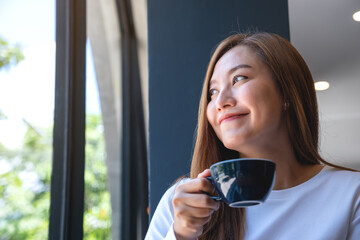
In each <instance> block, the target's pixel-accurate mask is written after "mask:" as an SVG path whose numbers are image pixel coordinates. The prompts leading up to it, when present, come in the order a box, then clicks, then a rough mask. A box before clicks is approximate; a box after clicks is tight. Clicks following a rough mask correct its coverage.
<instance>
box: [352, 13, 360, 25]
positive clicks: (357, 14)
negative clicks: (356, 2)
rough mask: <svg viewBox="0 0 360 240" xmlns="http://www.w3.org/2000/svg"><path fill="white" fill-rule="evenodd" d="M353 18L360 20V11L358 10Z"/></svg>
mask: <svg viewBox="0 0 360 240" xmlns="http://www.w3.org/2000/svg"><path fill="white" fill-rule="evenodd" d="M353 19H354V20H355V21H357V22H360V11H357V12H356V13H354V14H353Z"/></svg>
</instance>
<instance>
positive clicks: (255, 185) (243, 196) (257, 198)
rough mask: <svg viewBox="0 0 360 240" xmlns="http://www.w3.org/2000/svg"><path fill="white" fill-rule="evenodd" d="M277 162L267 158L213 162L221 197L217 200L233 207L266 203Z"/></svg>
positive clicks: (212, 173)
mask: <svg viewBox="0 0 360 240" xmlns="http://www.w3.org/2000/svg"><path fill="white" fill-rule="evenodd" d="M275 168H276V166H275V163H274V162H272V161H271V160H267V159H258V158H239V159H231V160H226V161H222V162H218V163H215V164H213V165H212V166H211V167H210V171H211V177H208V178H207V179H209V180H210V181H211V182H212V183H213V185H214V186H215V189H216V191H217V192H218V196H210V197H211V198H213V199H215V200H220V201H223V202H225V203H227V204H228V205H229V206H230V207H237V208H240V207H248V206H253V205H258V204H261V203H263V202H264V201H265V200H266V198H267V197H268V195H269V194H270V192H271V190H272V188H273V186H274V182H275V174H276V173H275Z"/></svg>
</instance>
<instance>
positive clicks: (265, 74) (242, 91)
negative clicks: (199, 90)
mask: <svg viewBox="0 0 360 240" xmlns="http://www.w3.org/2000/svg"><path fill="white" fill-rule="evenodd" d="M209 94H210V96H211V100H210V102H209V103H208V106H207V118H208V121H209V123H210V124H211V126H212V128H213V129H214V131H215V133H216V135H217V136H218V138H219V139H220V140H221V141H222V142H223V144H224V145H225V147H227V148H229V149H232V150H236V151H238V152H241V153H245V154H246V152H248V153H251V152H252V151H258V150H259V149H263V148H272V147H274V144H276V142H277V141H276V140H277V138H279V137H280V136H281V135H283V136H285V135H286V136H287V134H286V124H285V122H284V114H283V113H284V103H283V101H282V98H281V96H280V92H279V89H278V86H277V84H276V82H275V80H274V79H273V77H272V74H271V72H270V70H269V68H268V67H267V66H266V65H265V64H264V63H263V62H262V61H261V60H260V59H259V58H258V57H257V56H256V55H255V54H254V52H253V51H252V50H251V49H250V48H249V47H246V46H236V47H234V48H232V49H231V50H229V51H228V52H227V53H225V54H224V55H223V56H222V57H221V58H220V59H219V61H218V62H217V63H216V65H215V68H214V72H213V75H212V78H211V79H210V83H209Z"/></svg>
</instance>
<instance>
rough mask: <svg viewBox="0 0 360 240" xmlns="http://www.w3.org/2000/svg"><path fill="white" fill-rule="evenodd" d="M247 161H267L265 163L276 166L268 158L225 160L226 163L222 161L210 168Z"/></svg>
mask: <svg viewBox="0 0 360 240" xmlns="http://www.w3.org/2000/svg"><path fill="white" fill-rule="evenodd" d="M247 160H253V161H265V162H270V163H273V164H275V163H274V161H272V160H270V159H266V158H235V159H229V160H224V161H221V162H217V163H214V164H213V165H211V167H210V168H212V167H215V166H217V165H220V164H224V163H231V162H238V161H247Z"/></svg>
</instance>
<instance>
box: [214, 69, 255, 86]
mask: <svg viewBox="0 0 360 240" xmlns="http://www.w3.org/2000/svg"><path fill="white" fill-rule="evenodd" d="M240 68H252V67H251V66H250V65H247V64H239V65H237V66H235V67H233V68H231V69H230V70H229V71H228V74H231V73H233V72H235V71H236V70H238V69H240ZM214 80H215V79H211V80H210V81H209V86H210V85H211V82H213V81H214Z"/></svg>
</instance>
